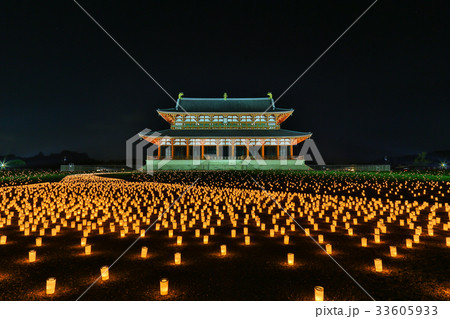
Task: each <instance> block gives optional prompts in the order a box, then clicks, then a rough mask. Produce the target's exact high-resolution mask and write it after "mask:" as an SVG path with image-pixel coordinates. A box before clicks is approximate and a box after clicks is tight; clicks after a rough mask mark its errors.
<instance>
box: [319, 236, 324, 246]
mask: <svg viewBox="0 0 450 319" xmlns="http://www.w3.org/2000/svg"><path fill="white" fill-rule="evenodd" d="M318 239H319V244H323V235H319V236H318Z"/></svg>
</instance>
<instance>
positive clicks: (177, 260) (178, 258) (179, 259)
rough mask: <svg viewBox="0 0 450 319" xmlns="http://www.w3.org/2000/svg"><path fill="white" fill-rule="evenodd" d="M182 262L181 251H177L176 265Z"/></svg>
mask: <svg viewBox="0 0 450 319" xmlns="http://www.w3.org/2000/svg"><path fill="white" fill-rule="evenodd" d="M180 264H181V253H175V265H180Z"/></svg>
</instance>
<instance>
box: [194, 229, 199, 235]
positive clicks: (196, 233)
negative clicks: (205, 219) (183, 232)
mask: <svg viewBox="0 0 450 319" xmlns="http://www.w3.org/2000/svg"><path fill="white" fill-rule="evenodd" d="M195 237H200V229H196V230H195Z"/></svg>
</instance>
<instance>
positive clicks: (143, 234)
mask: <svg viewBox="0 0 450 319" xmlns="http://www.w3.org/2000/svg"><path fill="white" fill-rule="evenodd" d="M142 237H145V229H141V238H142Z"/></svg>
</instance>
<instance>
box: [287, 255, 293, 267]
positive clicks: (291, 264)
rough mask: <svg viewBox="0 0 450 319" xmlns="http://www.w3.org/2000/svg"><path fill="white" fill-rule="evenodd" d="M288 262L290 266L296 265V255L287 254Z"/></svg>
mask: <svg viewBox="0 0 450 319" xmlns="http://www.w3.org/2000/svg"><path fill="white" fill-rule="evenodd" d="M287 262H288V265H289V266H293V265H294V254H293V253H288V254H287Z"/></svg>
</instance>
